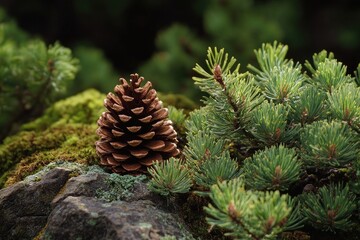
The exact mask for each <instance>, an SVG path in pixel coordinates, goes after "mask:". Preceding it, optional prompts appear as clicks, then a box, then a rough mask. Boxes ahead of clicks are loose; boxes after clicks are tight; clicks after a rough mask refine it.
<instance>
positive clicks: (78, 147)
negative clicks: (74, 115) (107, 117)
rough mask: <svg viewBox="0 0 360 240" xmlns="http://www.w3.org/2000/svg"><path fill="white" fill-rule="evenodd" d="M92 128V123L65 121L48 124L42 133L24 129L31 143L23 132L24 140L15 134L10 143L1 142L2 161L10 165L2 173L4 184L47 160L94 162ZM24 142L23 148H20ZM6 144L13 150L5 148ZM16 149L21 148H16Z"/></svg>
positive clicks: (93, 135) (38, 166)
mask: <svg viewBox="0 0 360 240" xmlns="http://www.w3.org/2000/svg"><path fill="white" fill-rule="evenodd" d="M96 128H97V126H96V125H95V124H92V125H84V124H67V125H64V126H61V127H60V126H54V127H50V128H49V129H47V130H45V131H43V132H26V133H27V134H30V135H31V137H32V140H31V142H27V143H28V145H26V143H24V142H26V140H27V139H28V136H27V134H25V136H26V137H25V139H26V140H24V139H23V138H21V137H19V136H18V138H13V141H11V143H9V144H8V145H6V144H5V145H4V148H5V151H3V154H1V153H0V158H1V159H2V160H5V161H6V162H7V163H9V162H10V163H12V164H13V166H14V167H13V168H12V170H11V171H10V172H7V173H6V175H7V177H6V178H7V180H6V182H5V186H8V185H11V184H13V183H15V182H18V181H21V180H23V179H24V178H25V177H26V176H28V175H31V174H33V173H34V172H36V171H37V170H38V169H40V168H42V167H43V166H45V165H47V164H49V163H51V162H56V161H70V162H77V163H81V164H86V165H91V164H97V162H98V157H97V155H96V152H95V148H94V142H95V141H96V140H97V135H96V134H95V130H96ZM20 136H22V137H23V136H24V135H23V134H21V135H20ZM69 139H71V140H70V141H69ZM24 145H26V147H27V148H21V147H22V146H24ZM9 146H10V147H11V149H12V150H13V151H9V148H10V147H9ZM19 149H22V151H21V150H20V151H18V150H19ZM7 166H9V165H7ZM10 166H11V165H10ZM10 169H11V168H10ZM3 180H4V179H3ZM0 184H1V183H0Z"/></svg>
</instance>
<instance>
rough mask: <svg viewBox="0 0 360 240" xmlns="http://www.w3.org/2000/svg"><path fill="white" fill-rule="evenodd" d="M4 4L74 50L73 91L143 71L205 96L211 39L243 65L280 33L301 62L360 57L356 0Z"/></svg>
mask: <svg viewBox="0 0 360 240" xmlns="http://www.w3.org/2000/svg"><path fill="white" fill-rule="evenodd" d="M0 8H3V9H4V10H5V11H6V13H7V15H8V16H9V17H10V18H11V19H13V20H15V21H16V22H17V24H18V25H19V27H20V28H21V29H23V30H24V31H25V32H26V33H28V34H29V35H31V36H35V37H39V38H41V39H43V40H44V41H45V42H46V43H48V44H52V43H54V42H55V41H60V43H61V44H62V45H64V46H66V47H70V48H71V49H72V50H73V53H74V55H75V57H77V58H78V59H79V60H80V67H81V68H80V71H79V73H78V75H77V78H76V79H75V81H73V83H72V87H71V88H70V90H69V91H68V93H67V94H68V95H72V94H74V93H77V92H80V91H82V90H84V89H86V88H89V87H94V88H97V89H99V90H100V91H102V92H108V91H111V90H112V89H113V86H114V85H115V84H117V79H118V78H119V77H120V76H122V77H125V78H128V76H129V74H130V73H133V72H138V73H139V74H140V75H143V76H144V77H145V78H146V79H147V80H150V81H152V82H153V85H154V86H155V88H156V89H157V90H158V91H161V92H172V93H181V94H186V95H187V96H189V97H190V98H192V99H195V100H198V99H199V96H200V95H199V92H198V90H197V89H196V88H195V87H194V86H193V83H192V80H191V77H192V76H193V74H194V73H193V71H192V67H193V66H194V65H195V62H202V61H203V59H204V58H205V55H206V49H207V47H208V46H217V47H219V48H222V47H224V48H225V49H226V50H227V51H228V52H229V53H230V54H232V55H234V56H235V57H236V58H237V59H238V60H239V61H240V63H241V64H242V70H243V71H246V65H247V64H248V63H254V55H253V50H254V49H255V48H259V47H260V46H261V43H263V42H273V41H274V40H278V41H281V42H283V43H285V44H288V45H289V46H290V52H289V57H291V58H294V59H295V60H297V61H300V62H304V60H305V59H309V58H311V56H312V54H313V53H314V52H319V51H320V50H322V49H327V50H328V51H333V52H334V53H335V57H336V58H337V59H339V60H340V61H342V62H344V63H345V65H347V66H348V67H349V69H348V70H349V72H352V71H353V70H355V68H356V66H357V64H358V62H359V56H360V8H359V7H358V6H357V1H350V0H343V1H331V0H330V1H300V0H286V1H285V0H272V1H266V0H183V1H169V0H168V1H166V0H153V1H146V0H136V1H134V0H106V1H105V0H52V1H48V0H31V1H20V0H0Z"/></svg>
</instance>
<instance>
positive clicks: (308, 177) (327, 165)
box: [157, 42, 360, 239]
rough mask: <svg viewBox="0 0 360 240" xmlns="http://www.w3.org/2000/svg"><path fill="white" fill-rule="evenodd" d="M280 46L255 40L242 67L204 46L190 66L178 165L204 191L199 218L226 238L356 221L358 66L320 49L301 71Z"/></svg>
mask: <svg viewBox="0 0 360 240" xmlns="http://www.w3.org/2000/svg"><path fill="white" fill-rule="evenodd" d="M287 51H288V47H287V46H286V45H283V44H281V43H277V42H274V43H273V44H263V45H262V47H261V48H260V49H258V50H256V51H255V55H256V58H257V60H258V66H253V65H248V67H249V69H250V71H251V72H243V73H242V72H240V66H239V65H238V64H237V63H236V60H235V58H233V57H230V56H229V55H228V54H227V53H225V51H224V50H223V49H220V50H218V49H217V48H214V49H211V48H209V50H208V54H207V60H206V61H205V63H206V67H205V68H204V67H202V66H200V65H199V64H196V66H195V68H194V70H195V72H196V73H197V74H198V75H197V76H196V77H194V78H193V80H194V82H195V84H196V85H198V86H199V87H200V89H201V90H202V91H203V92H205V93H206V94H205V97H204V98H203V102H204V104H205V106H203V107H201V108H200V109H197V110H195V111H193V112H191V113H190V115H189V118H188V119H187V120H186V121H185V127H186V130H187V137H186V139H187V145H186V146H185V148H184V151H183V157H184V158H185V160H186V161H184V163H183V165H182V168H186V169H188V171H189V172H190V174H189V175H188V177H189V178H190V180H191V182H192V183H193V184H192V186H191V190H194V191H195V193H197V194H199V195H200V196H202V197H208V198H210V204H209V205H208V207H205V211H206V213H207V214H208V217H207V218H206V220H207V222H208V223H209V224H210V225H211V226H217V227H220V228H222V229H224V231H225V232H226V235H229V236H232V237H233V238H235V239H276V238H277V237H278V236H279V234H280V233H281V232H284V231H294V230H297V229H301V228H302V227H303V226H304V225H305V226H308V228H306V229H307V230H309V229H310V233H309V235H310V236H311V235H312V233H311V229H314V228H316V229H319V231H328V230H330V231H332V232H335V231H336V233H338V232H340V233H341V234H346V232H347V231H349V230H351V229H356V228H355V227H354V228H352V226H355V225H357V226H358V225H359V222H360V219H359V216H360V212H359V209H358V206H357V208H356V204H358V205H359V202H360V188H359V186H360V184H359V182H360V174H359V172H360V168H359V166H360V164H359V156H360V155H359V133H360V131H359V129H360V127H359V117H360V116H359V109H360V100H359V96H360V94H359V87H358V82H359V81H358V74H359V73H358V72H356V73H355V77H353V76H351V75H349V74H348V73H347V70H346V66H344V65H343V64H342V63H341V62H339V61H338V60H336V59H335V57H334V54H333V53H328V52H326V51H325V50H323V51H321V52H320V53H317V54H314V56H313V60H312V62H311V63H310V61H306V62H305V66H306V67H307V69H308V70H309V73H307V72H305V71H304V70H303V69H302V64H300V63H295V62H294V61H293V60H291V59H288V58H286V53H287ZM308 74H310V75H308ZM182 181H185V179H184V180H182ZM157 182H158V183H159V184H160V185H161V184H162V183H161V179H158V180H157ZM178 184H179V185H181V183H180V182H179V183H178ZM163 185H164V184H163ZM350 186H351V187H350ZM189 190H190V189H187V190H186V191H189ZM317 191H318V193H317ZM340 205H341V206H340ZM312 227H313V228H312ZM358 229H359V228H358ZM287 233H288V234H287V235H286V234H285V235H286V236H295V235H296V234H295V232H293V233H289V232H287ZM357 233H359V231H357V232H356V233H355V234H357ZM289 234H290V235H289ZM285 235H284V236H285ZM309 235H307V234H305V236H309ZM342 236H347V235H342Z"/></svg>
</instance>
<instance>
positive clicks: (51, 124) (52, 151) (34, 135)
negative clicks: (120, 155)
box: [0, 89, 195, 188]
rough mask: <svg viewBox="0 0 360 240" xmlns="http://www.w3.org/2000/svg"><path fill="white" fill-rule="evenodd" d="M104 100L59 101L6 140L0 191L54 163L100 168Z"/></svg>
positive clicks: (91, 93) (94, 94)
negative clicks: (98, 148) (97, 144)
mask: <svg viewBox="0 0 360 240" xmlns="http://www.w3.org/2000/svg"><path fill="white" fill-rule="evenodd" d="M165 96H166V95H165ZM104 98H105V94H102V93H100V92H98V91H96V90H94V89H89V90H87V91H84V92H82V93H79V94H77V95H75V96H72V97H69V98H67V99H64V100H60V101H58V102H56V103H54V104H53V105H52V106H51V107H49V108H48V109H47V110H46V111H45V113H44V115H43V116H41V117H39V118H38V119H36V120H34V121H32V122H30V123H27V124H24V125H23V126H22V127H21V131H20V132H18V133H17V134H16V135H14V136H10V137H7V138H6V139H5V140H4V142H3V144H2V145H0V188H1V187H3V186H4V185H5V186H8V185H11V184H13V183H15V182H18V181H21V180H23V179H24V178H25V177H26V176H28V175H31V174H33V173H35V172H36V171H38V170H39V169H41V168H42V167H43V166H45V165H47V164H49V163H51V162H56V161H68V162H77V163H81V164H86V165H91V164H97V163H98V161H99V159H98V157H97V155H96V151H95V147H94V144H95V141H96V140H97V139H98V136H97V135H96V132H95V131H96V128H97V124H96V121H97V119H98V118H99V116H100V115H101V113H102V112H103V111H104V110H105V108H104V106H103V100H104ZM165 99H168V98H167V97H164V99H163V101H164V100H165ZM179 99H180V98H179ZM165 101H166V100H165ZM180 103H181V104H182V105H183V106H186V107H187V109H188V110H190V109H191V107H194V106H195V105H191V104H190V105H189V103H191V102H188V101H184V103H182V102H181V101H178V102H177V104H175V106H179V104H180ZM164 105H168V104H167V103H166V102H164ZM171 105H174V103H173V102H171Z"/></svg>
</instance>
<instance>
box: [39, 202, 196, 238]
mask: <svg viewBox="0 0 360 240" xmlns="http://www.w3.org/2000/svg"><path fill="white" fill-rule="evenodd" d="M165 235H172V236H177V237H178V238H179V239H180V238H183V239H185V238H186V237H189V236H191V235H190V234H189V233H188V232H187V231H186V229H185V228H184V226H182V225H181V224H180V223H179V220H178V219H176V218H175V217H174V216H173V215H172V214H171V213H168V212H165V211H163V210H161V209H159V208H157V207H156V205H155V204H154V203H153V202H152V201H149V200H139V201H134V202H126V201H115V202H111V203H106V202H104V201H102V200H99V199H95V198H90V197H83V196H80V197H72V196H69V197H67V198H66V199H64V200H63V201H62V202H61V203H59V204H58V205H57V206H56V207H55V208H54V210H53V211H52V212H51V214H50V216H49V219H48V223H47V227H46V229H45V232H44V235H43V239H94V240H95V239H122V240H133V239H154V240H156V239H160V238H161V237H162V236H165Z"/></svg>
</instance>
